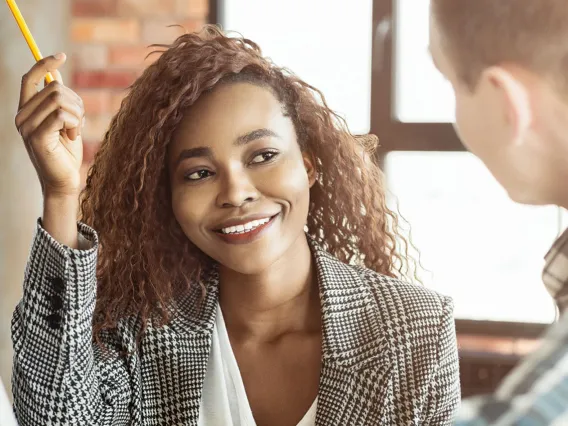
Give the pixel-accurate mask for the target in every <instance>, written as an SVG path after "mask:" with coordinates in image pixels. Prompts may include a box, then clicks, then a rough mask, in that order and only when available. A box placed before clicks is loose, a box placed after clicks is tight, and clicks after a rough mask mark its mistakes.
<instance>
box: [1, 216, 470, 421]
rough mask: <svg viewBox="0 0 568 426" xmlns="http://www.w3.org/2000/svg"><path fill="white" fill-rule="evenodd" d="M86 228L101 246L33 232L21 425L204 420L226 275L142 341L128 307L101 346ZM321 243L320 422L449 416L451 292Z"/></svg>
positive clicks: (21, 342) (20, 336)
mask: <svg viewBox="0 0 568 426" xmlns="http://www.w3.org/2000/svg"><path fill="white" fill-rule="evenodd" d="M79 229H80V231H81V233H82V235H84V236H85V237H86V238H87V239H89V240H90V241H92V242H93V243H94V244H93V248H92V249H89V250H72V249H69V248H67V247H65V246H62V245H60V244H58V243H57V242H56V241H54V240H53V239H52V238H51V237H50V236H49V235H48V234H47V233H46V232H45V231H44V230H43V229H42V228H41V225H38V229H37V233H36V236H35V238H34V241H33V245H32V249H31V254H30V258H29V263H28V266H27V269H26V274H25V280H24V294H23V297H22V300H21V302H20V303H19V304H18V306H17V307H16V310H15V313H14V316H13V321H12V337H13V344H14V351H15V355H14V370H13V391H14V410H15V413H16V416H17V419H18V421H19V422H20V425H21V426H32V425H33V426H37V425H108V426H111V425H113V426H114V425H133V426H143V425H144V426H150V425H196V424H197V418H198V415H199V406H200V401H201V393H202V389H203V381H204V377H205V372H206V367H207V360H208V357H209V351H210V347H211V334H212V330H213V327H214V324H215V308H216V304H217V297H218V292H217V288H218V287H217V284H218V278H217V277H216V276H213V277H212V278H211V279H210V282H209V283H208V287H209V291H208V292H207V295H206V298H205V304H204V308H202V309H201V310H198V309H197V301H198V300H199V298H200V295H201V292H200V291H199V290H196V291H194V292H191V293H189V294H188V295H186V296H185V297H183V298H181V299H180V300H178V303H177V305H178V306H177V307H178V308H179V309H178V310H177V312H178V313H177V314H176V315H175V316H174V317H173V319H172V321H171V322H170V323H169V324H168V325H167V326H164V327H161V328H152V327H150V328H149V329H148V330H147V331H146V332H145V333H144V336H143V339H142V341H141V343H140V344H139V345H137V344H136V342H135V335H136V331H137V330H138V329H139V323H138V321H137V320H136V319H135V318H129V319H126V320H124V321H122V322H121V323H120V325H119V327H118V329H117V330H116V332H113V333H112V335H111V334H109V335H108V336H107V338H106V343H107V344H108V346H109V347H110V350H107V351H101V350H100V349H99V347H98V346H96V345H93V344H92V327H91V321H92V316H93V310H94V305H95V298H96V278H95V269H96V266H95V265H96V257H97V249H98V242H97V235H96V233H95V232H94V231H93V230H92V229H91V228H89V227H87V226H85V225H83V224H79ZM311 247H312V252H313V255H314V259H315V264H316V269H317V277H318V283H319V287H320V297H321V307H322V333H323V343H322V367H321V374H320V384H319V393H318V406H317V416H316V425H318V426H330V425H341V426H346V425H388V426H393V425H401V426H402V425H432V426H443V425H450V424H451V423H452V419H453V416H454V412H455V411H456V409H457V406H458V401H459V398H460V385H459V374H458V356H457V345H456V339H455V331H454V322H453V318H452V302H451V300H450V299H448V298H447V297H444V296H440V295H438V294H436V293H434V292H432V291H429V290H427V289H425V288H423V287H420V286H416V285H410V284H406V283H404V282H400V281H397V280H395V279H392V278H387V277H385V276H382V275H379V274H377V273H375V272H373V271H370V270H367V269H364V268H359V267H352V266H348V265H345V264H344V263H342V262H340V261H339V260H337V259H335V258H334V257H332V256H331V255H329V254H328V253H326V252H325V251H323V250H322V249H320V248H318V247H317V246H316V245H315V244H313V243H311ZM125 350H126V352H129V354H128V355H121V353H124V351H125Z"/></svg>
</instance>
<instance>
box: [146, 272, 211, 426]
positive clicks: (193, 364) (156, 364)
mask: <svg viewBox="0 0 568 426" xmlns="http://www.w3.org/2000/svg"><path fill="white" fill-rule="evenodd" d="M218 283H219V279H218V275H217V273H216V272H213V273H212V274H211V275H210V276H209V277H208V279H207V280H206V282H205V283H204V285H205V288H206V290H207V291H206V292H205V294H203V292H202V291H201V289H200V288H195V287H192V289H190V291H188V293H187V294H186V295H185V296H183V297H181V298H179V299H178V302H177V305H176V306H175V308H174V310H173V314H172V315H173V316H172V320H171V321H170V323H169V325H167V326H165V327H162V328H161V329H160V332H159V333H160V337H159V339H158V338H156V339H154V338H153V334H154V333H146V335H145V338H144V342H143V348H142V349H143V353H144V359H145V362H144V363H143V364H146V366H147V367H146V368H147V369H148V370H149V371H146V372H143V375H152V374H155V372H156V371H159V372H168V373H169V374H168V376H167V377H163V378H156V380H154V381H153V382H154V383H155V384H156V386H154V387H153V388H151V389H145V390H144V392H145V393H146V395H145V397H144V402H143V404H145V405H147V404H151V405H155V406H152V407H150V406H146V407H145V410H144V411H145V412H146V413H155V414H156V418H155V419H148V418H146V419H145V422H147V423H148V424H156V425H158V424H160V425H162V424H184V425H193V426H196V425H197V420H198V418H199V407H200V404H201V396H202V391H203V383H204V381H205V373H206V371H207V360H208V359H209V353H210V351H211V335H212V331H213V327H214V326H215V316H216V315H215V313H216V305H217V300H218ZM203 297H204V298H203Z"/></svg>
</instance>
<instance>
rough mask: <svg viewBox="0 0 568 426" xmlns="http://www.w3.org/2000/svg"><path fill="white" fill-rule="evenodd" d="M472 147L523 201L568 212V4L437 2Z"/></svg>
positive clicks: (445, 57)
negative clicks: (552, 205)
mask: <svg viewBox="0 0 568 426" xmlns="http://www.w3.org/2000/svg"><path fill="white" fill-rule="evenodd" d="M431 2H432V5H431V15H430V50H431V53H432V57H433V59H434V62H435V64H436V66H437V68H438V69H439V70H440V71H441V72H442V74H444V75H445V76H446V78H447V79H448V80H449V81H450V83H451V84H452V87H453V89H454V91H455V95H456V128H457V131H458V134H459V135H460V137H461V139H462V141H463V142H464V144H465V145H466V146H467V147H468V148H469V149H470V150H471V151H472V152H473V153H474V154H475V155H477V156H478V157H479V158H481V160H483V162H484V163H485V164H486V166H487V167H488V168H489V170H490V171H491V172H492V173H493V175H494V176H495V177H496V178H497V180H498V181H499V182H500V183H501V184H502V185H503V186H504V187H505V189H506V190H507V191H508V193H509V195H510V196H511V198H513V199H514V200H515V201H519V202H523V203H529V204H560V205H563V206H564V207H567V206H568V189H565V188H566V187H567V186H568V185H565V184H563V183H561V182H562V181H563V182H566V183H568V7H567V4H566V0H538V1H535V0H499V1H495V0H475V1H472V0H431Z"/></svg>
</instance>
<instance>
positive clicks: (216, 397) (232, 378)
mask: <svg viewBox="0 0 568 426" xmlns="http://www.w3.org/2000/svg"><path fill="white" fill-rule="evenodd" d="M316 408H317V397H316V399H315V400H314V402H313V404H312V406H311V407H310V409H309V410H308V411H307V412H306V414H305V415H304V417H303V418H302V420H300V422H299V423H298V425H297V426H314V425H315V422H316ZM198 425H199V426H256V423H255V421H254V417H253V415H252V410H251V408H250V405H249V402H248V399H247V394H246V391H245V386H244V383H243V380H242V377H241V373H240V371H239V366H238V364H237V360H236V358H235V354H234V353H233V350H232V348H231V342H230V340H229V335H228V334H227V328H226V327H225V320H224V319H223V313H222V312H221V308H220V306H219V305H217V318H216V321H215V328H214V330H213V336H212V342H211V353H210V355H209V361H208V364H207V373H206V374H205V382H204V384H203V396H202V399H201V406H200V407H199V421H198Z"/></svg>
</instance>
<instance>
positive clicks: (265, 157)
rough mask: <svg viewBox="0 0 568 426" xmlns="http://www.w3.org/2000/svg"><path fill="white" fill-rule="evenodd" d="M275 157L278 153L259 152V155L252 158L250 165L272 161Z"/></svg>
mask: <svg viewBox="0 0 568 426" xmlns="http://www.w3.org/2000/svg"><path fill="white" fill-rule="evenodd" d="M277 155H278V153H277V152H273V151H266V152H261V153H260V154H258V155H255V156H254V158H253V159H252V161H251V164H260V163H266V162H267V161H270V160H272V159H273V158H274V157H276V156H277Z"/></svg>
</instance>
